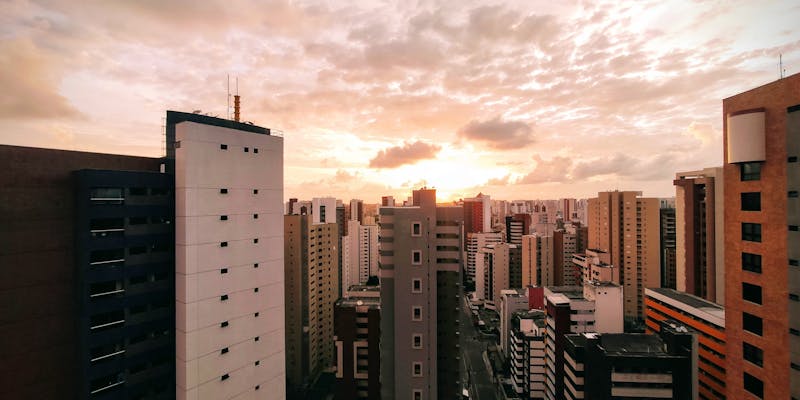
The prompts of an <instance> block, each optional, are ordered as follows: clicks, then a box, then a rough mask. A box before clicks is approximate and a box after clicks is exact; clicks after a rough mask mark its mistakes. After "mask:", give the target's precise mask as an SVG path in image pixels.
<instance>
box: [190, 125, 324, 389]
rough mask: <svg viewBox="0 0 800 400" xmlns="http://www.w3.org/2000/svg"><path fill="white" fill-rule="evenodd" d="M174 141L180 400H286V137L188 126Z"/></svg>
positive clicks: (215, 127)
mask: <svg viewBox="0 0 800 400" xmlns="http://www.w3.org/2000/svg"><path fill="white" fill-rule="evenodd" d="M175 139H176V141H177V142H178V143H177V144H176V146H175V147H176V149H175V171H176V172H175V186H176V323H177V337H176V344H177V352H176V355H177V361H176V364H177V398H178V399H205V398H214V399H223V398H233V397H237V396H246V395H248V393H250V394H251V395H254V394H255V391H256V390H259V389H260V388H265V389H266V388H268V390H261V391H260V392H259V396H265V397H266V398H284V397H285V396H286V390H285V379H286V376H285V365H284V357H285V355H284V340H283V336H284V320H283V317H284V296H283V293H284V287H283V283H284V282H283V280H284V275H283V274H282V273H281V272H280V271H282V270H283V232H282V230H281V226H282V224H281V218H282V217H281V216H282V214H283V212H282V211H283V205H282V199H283V138H280V137H275V136H270V135H268V134H258V133H253V132H244V131H241V130H237V129H230V128H225V127H219V126H212V125H206V124H200V123H196V122H189V121H187V122H180V123H178V124H177V125H176V126H175ZM223 144H224V145H226V146H227V149H223V148H222V146H221V145H223ZM245 148H247V150H248V151H247V152H245V151H244V149H245ZM256 148H257V149H258V153H256V152H255V149H256ZM222 189H227V193H223V191H222ZM255 190H258V193H257V194H256V192H254V191H255ZM332 211H333V210H332ZM256 215H258V217H257V218H256ZM333 215H334V214H333V213H332V216H333ZM222 216H227V217H228V218H227V220H223V219H222V218H221V217H222ZM225 269H227V270H226V271H225ZM223 271H224V272H223ZM225 295H227V296H228V297H227V298H225V297H224V296H225ZM225 349H227V352H225ZM256 361H258V365H256Z"/></svg>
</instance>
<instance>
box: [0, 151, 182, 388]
mask: <svg viewBox="0 0 800 400" xmlns="http://www.w3.org/2000/svg"><path fill="white" fill-rule="evenodd" d="M163 164H164V160H163V159H158V158H147V157H131V156H122V155H112V154H98V153H87V152H77V151H65V150H52V149H40V148H31V147H18V146H5V145H0V199H2V201H0V266H2V267H0V292H3V294H4V296H5V298H7V299H13V302H11V303H9V305H8V306H7V307H4V308H2V309H0V337H2V338H3V340H0V354H2V356H0V358H2V359H3V365H4V366H5V367H6V368H4V369H3V379H2V382H3V384H2V385H0V398H8V399H45V398H76V399H90V398H91V399H104V398H119V397H126V396H127V397H131V398H133V397H138V396H147V397H149V398H156V399H163V398H172V397H173V396H174V387H175V378H174V376H175V359H174V356H173V355H174V351H175V350H174V349H175V306H174V301H173V299H174V295H175V286H174V250H173V249H174V239H173V231H174V197H173V195H174V192H173V190H174V186H173V180H172V175H170V174H165V173H161V172H160V171H161V168H162V166H163ZM12 266H13V268H12Z"/></svg>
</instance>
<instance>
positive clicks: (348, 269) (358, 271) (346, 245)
mask: <svg viewBox="0 0 800 400" xmlns="http://www.w3.org/2000/svg"><path fill="white" fill-rule="evenodd" d="M347 232H348V234H347V236H345V237H343V238H342V251H343V254H342V287H343V288H349V287H350V286H353V285H361V284H365V283H366V282H367V280H368V279H369V277H370V276H377V275H378V257H379V255H378V225H361V224H360V223H359V222H358V220H352V219H351V220H349V221H347Z"/></svg>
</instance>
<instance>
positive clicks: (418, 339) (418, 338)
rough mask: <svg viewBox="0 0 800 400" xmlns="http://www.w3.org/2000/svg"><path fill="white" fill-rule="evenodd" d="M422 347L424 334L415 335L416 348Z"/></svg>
mask: <svg viewBox="0 0 800 400" xmlns="http://www.w3.org/2000/svg"><path fill="white" fill-rule="evenodd" d="M420 347H422V335H414V348H417V349H418V348H420Z"/></svg>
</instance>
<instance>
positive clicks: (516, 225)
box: [506, 214, 531, 245]
mask: <svg viewBox="0 0 800 400" xmlns="http://www.w3.org/2000/svg"><path fill="white" fill-rule="evenodd" d="M530 233H531V215H530V214H514V215H511V216H507V217H506V242H508V243H511V244H516V245H521V244H522V236H523V235H529V234H530Z"/></svg>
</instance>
